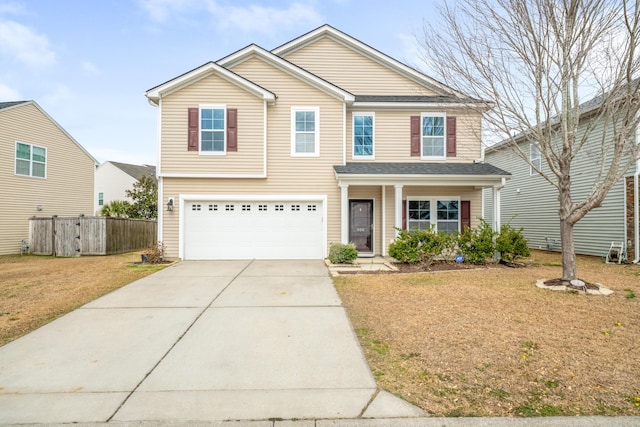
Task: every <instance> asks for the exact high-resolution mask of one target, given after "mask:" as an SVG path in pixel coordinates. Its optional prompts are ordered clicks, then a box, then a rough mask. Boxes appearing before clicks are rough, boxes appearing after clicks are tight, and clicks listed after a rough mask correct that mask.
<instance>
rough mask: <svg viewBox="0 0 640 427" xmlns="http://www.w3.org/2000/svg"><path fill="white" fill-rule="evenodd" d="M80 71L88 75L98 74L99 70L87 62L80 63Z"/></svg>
mask: <svg viewBox="0 0 640 427" xmlns="http://www.w3.org/2000/svg"><path fill="white" fill-rule="evenodd" d="M82 69H83V70H84V71H86V72H87V73H89V74H100V69H99V68H98V67H97V66H96V65H95V64H94V63H92V62H89V61H82Z"/></svg>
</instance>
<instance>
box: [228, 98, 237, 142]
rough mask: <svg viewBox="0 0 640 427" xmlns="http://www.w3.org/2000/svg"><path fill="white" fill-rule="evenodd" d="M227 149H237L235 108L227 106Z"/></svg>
mask: <svg viewBox="0 0 640 427" xmlns="http://www.w3.org/2000/svg"><path fill="white" fill-rule="evenodd" d="M227 151H238V109H237V108H227Z"/></svg>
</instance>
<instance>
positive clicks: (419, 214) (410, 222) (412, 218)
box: [407, 200, 431, 230]
mask: <svg viewBox="0 0 640 427" xmlns="http://www.w3.org/2000/svg"><path fill="white" fill-rule="evenodd" d="M430 205H431V202H429V200H409V201H408V202H407V213H408V215H407V226H408V227H407V228H408V229H409V230H416V229H422V230H427V229H429V228H430V227H431V206H430Z"/></svg>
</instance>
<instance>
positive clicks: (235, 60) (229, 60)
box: [217, 45, 355, 104]
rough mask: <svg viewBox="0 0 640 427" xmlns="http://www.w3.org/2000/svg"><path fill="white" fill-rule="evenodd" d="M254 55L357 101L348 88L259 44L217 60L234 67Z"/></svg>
mask: <svg viewBox="0 0 640 427" xmlns="http://www.w3.org/2000/svg"><path fill="white" fill-rule="evenodd" d="M252 55H253V56H257V57H259V58H260V59H262V60H264V61H265V62H267V63H269V64H270V65H272V66H274V67H276V68H278V69H280V70H281V71H283V72H286V73H287V74H289V75H291V76H293V77H295V78H297V79H299V80H302V81H305V82H306V83H308V84H310V85H312V86H314V87H316V88H318V89H320V90H322V91H323V92H325V93H328V94H330V95H333V96H335V97H337V98H339V99H340V100H343V101H345V102H347V103H349V104H351V103H353V102H354V101H355V96H354V95H352V94H351V93H349V92H347V91H346V90H343V89H340V88H339V87H337V86H335V85H333V84H331V83H329V82H327V81H326V80H323V79H321V78H320V77H318V76H316V75H315V74H313V73H310V72H308V71H306V70H305V69H303V68H300V67H298V66H297V65H295V64H292V63H291V62H289V61H286V60H284V59H282V58H280V57H279V56H277V55H274V54H273V53H271V52H269V51H267V50H265V49H263V48H261V47H260V46H257V45H250V46H247V47H246V48H244V49H242V50H239V51H238V52H236V53H234V54H232V55H229V56H227V57H225V58H223V59H221V60H220V61H218V62H217V64H218V65H220V66H222V67H225V68H233V67H234V66H236V65H238V64H241V63H242V62H244V61H246V60H248V59H249V58H250V57H252Z"/></svg>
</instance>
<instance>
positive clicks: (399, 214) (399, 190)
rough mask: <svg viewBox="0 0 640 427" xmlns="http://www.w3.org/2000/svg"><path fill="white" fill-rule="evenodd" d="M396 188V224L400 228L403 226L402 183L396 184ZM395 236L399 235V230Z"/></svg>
mask: <svg viewBox="0 0 640 427" xmlns="http://www.w3.org/2000/svg"><path fill="white" fill-rule="evenodd" d="M394 188H395V189H396V197H395V208H396V212H395V221H394V226H395V227H396V229H398V228H402V185H394ZM395 236H396V237H398V230H396V231H395Z"/></svg>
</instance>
